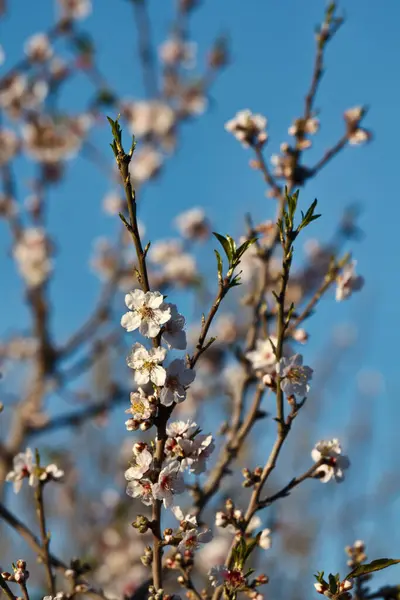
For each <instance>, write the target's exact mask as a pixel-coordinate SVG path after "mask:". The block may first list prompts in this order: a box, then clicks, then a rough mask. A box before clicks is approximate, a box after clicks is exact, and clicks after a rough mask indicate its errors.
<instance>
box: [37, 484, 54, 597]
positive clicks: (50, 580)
mask: <svg viewBox="0 0 400 600" xmlns="http://www.w3.org/2000/svg"><path fill="white" fill-rule="evenodd" d="M43 488H44V484H43V483H42V482H40V481H39V484H38V486H37V488H36V491H35V500H36V515H37V518H38V522H39V530H40V537H41V539H42V549H43V551H42V559H43V564H44V568H45V571H46V578H47V586H48V589H49V592H50V595H51V596H53V597H54V596H55V595H56V593H57V592H56V584H55V579H54V574H53V569H52V564H51V557H50V550H49V547H50V533H49V532H48V531H47V529H46V516H45V509H44V499H43Z"/></svg>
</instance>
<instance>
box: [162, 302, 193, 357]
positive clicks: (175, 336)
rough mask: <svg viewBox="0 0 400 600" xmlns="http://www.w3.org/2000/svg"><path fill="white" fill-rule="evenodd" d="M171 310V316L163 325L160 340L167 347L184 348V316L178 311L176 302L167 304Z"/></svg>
mask: <svg viewBox="0 0 400 600" xmlns="http://www.w3.org/2000/svg"><path fill="white" fill-rule="evenodd" d="M168 306H169V308H170V310H171V318H170V320H169V321H167V322H166V323H165V325H164V327H163V334H162V340H163V342H165V343H166V344H167V346H168V348H175V349H176V350H185V348H186V346H187V340H186V331H185V330H184V327H185V317H184V316H183V315H181V314H180V313H179V312H178V308H177V306H176V304H168Z"/></svg>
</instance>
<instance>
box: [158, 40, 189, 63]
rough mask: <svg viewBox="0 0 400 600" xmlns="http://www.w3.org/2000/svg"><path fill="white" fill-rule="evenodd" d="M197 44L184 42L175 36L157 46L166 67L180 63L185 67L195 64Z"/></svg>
mask: <svg viewBox="0 0 400 600" xmlns="http://www.w3.org/2000/svg"><path fill="white" fill-rule="evenodd" d="M196 52H197V44H195V43H193V42H184V41H182V40H180V39H179V38H177V37H171V38H170V39H168V40H166V41H165V42H164V43H163V44H162V45H161V46H160V48H159V55H160V59H161V60H162V62H163V63H164V64H165V65H166V66H168V67H174V66H177V65H182V66H183V67H185V68H187V69H191V68H193V67H194V66H195V62H196Z"/></svg>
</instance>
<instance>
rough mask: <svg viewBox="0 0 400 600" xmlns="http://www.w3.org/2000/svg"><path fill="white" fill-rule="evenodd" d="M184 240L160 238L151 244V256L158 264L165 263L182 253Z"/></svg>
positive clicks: (152, 260)
mask: <svg viewBox="0 0 400 600" xmlns="http://www.w3.org/2000/svg"><path fill="white" fill-rule="evenodd" d="M182 250H183V247H182V242H181V240H178V239H171V240H159V241H156V242H154V243H152V244H151V246H150V252H149V258H150V260H151V262H153V263H154V264H156V265H158V264H159V265H164V264H166V263H168V261H169V260H171V259H173V258H177V257H179V256H180V255H181V254H182Z"/></svg>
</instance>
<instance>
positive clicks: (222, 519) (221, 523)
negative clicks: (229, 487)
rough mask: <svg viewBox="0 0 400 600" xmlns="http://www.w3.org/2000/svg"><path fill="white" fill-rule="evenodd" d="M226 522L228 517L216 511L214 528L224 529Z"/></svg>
mask: <svg viewBox="0 0 400 600" xmlns="http://www.w3.org/2000/svg"><path fill="white" fill-rule="evenodd" d="M227 521H228V517H227V516H226V514H225V513H224V512H222V510H220V511H218V512H217V513H216V515H215V526H216V527H226V524H227Z"/></svg>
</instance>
